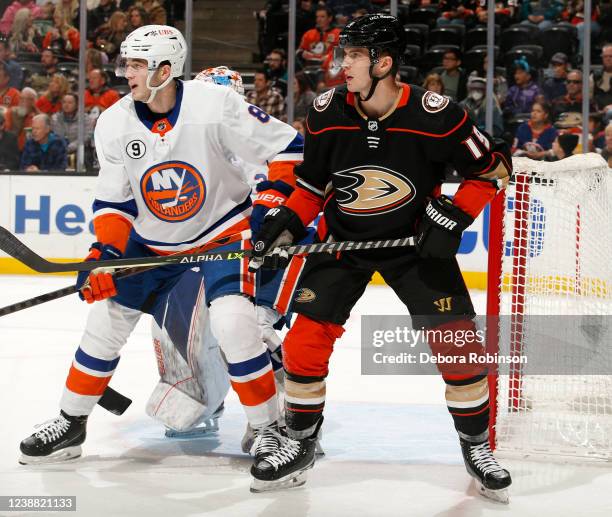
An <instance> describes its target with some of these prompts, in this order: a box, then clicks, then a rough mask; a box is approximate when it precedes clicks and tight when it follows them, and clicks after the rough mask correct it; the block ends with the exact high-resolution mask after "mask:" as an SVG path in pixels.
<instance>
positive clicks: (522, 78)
mask: <svg viewBox="0 0 612 517" xmlns="http://www.w3.org/2000/svg"><path fill="white" fill-rule="evenodd" d="M514 67H515V68H514V85H513V86H511V87H510V88H509V89H508V96H507V97H506V102H505V103H504V113H509V114H510V115H511V116H516V115H518V114H519V113H529V112H531V107H532V106H533V103H534V102H535V100H536V98H537V96H538V95H541V92H540V88H539V87H538V85H537V84H535V83H534V82H533V81H532V79H531V71H532V70H531V67H530V66H529V63H528V62H527V59H525V57H521V58H520V59H517V60H516V61H515V62H514Z"/></svg>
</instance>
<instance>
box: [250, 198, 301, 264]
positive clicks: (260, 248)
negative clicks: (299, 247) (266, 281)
mask: <svg viewBox="0 0 612 517" xmlns="http://www.w3.org/2000/svg"><path fill="white" fill-rule="evenodd" d="M305 236H306V229H305V228H304V225H303V224H302V221H301V220H300V218H299V217H298V215H297V214H296V213H295V212H294V211H293V210H291V209H290V208H287V207H286V206H279V207H275V208H271V209H270V210H268V212H267V213H266V216H265V217H264V221H263V225H262V226H261V230H260V231H259V233H258V234H257V235H255V236H254V237H253V258H251V261H250V262H249V271H251V272H254V271H257V270H258V269H259V268H260V267H262V266H263V267H264V268H269V269H282V268H284V267H286V266H287V264H288V263H289V256H288V255H287V252H285V251H280V250H276V248H278V247H279V246H286V245H288V244H293V243H294V242H297V241H299V240H300V239H303V238H304V237H305Z"/></svg>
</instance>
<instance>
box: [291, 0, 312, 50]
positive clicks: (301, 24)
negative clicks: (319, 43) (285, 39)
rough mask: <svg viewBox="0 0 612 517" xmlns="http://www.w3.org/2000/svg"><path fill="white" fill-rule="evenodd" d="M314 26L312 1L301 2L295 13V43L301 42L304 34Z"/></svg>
mask: <svg viewBox="0 0 612 517" xmlns="http://www.w3.org/2000/svg"><path fill="white" fill-rule="evenodd" d="M315 25H316V14H315V10H314V5H313V0H301V1H300V2H299V3H298V6H297V12H296V13H295V32H296V34H295V36H296V43H298V42H299V41H301V40H302V36H303V35H304V33H305V32H306V31H308V30H310V29H312V28H314V27H315Z"/></svg>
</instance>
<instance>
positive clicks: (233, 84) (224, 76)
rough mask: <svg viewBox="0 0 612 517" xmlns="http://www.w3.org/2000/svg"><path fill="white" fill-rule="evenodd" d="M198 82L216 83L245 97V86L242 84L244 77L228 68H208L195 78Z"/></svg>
mask: <svg viewBox="0 0 612 517" xmlns="http://www.w3.org/2000/svg"><path fill="white" fill-rule="evenodd" d="M195 78H196V79H197V80H198V81H204V82H205V83H215V84H220V85H221V86H229V87H230V88H231V89H232V90H234V91H235V92H237V93H239V94H240V95H244V85H243V84H242V76H241V75H240V74H239V73H238V72H235V71H234V70H230V69H229V68H227V67H226V66H216V67H214V68H206V69H204V70H202V71H201V72H200V73H199V74H198V75H196V77H195Z"/></svg>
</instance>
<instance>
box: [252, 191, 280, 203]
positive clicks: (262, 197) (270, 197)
mask: <svg viewBox="0 0 612 517" xmlns="http://www.w3.org/2000/svg"><path fill="white" fill-rule="evenodd" d="M256 200H257V201H266V202H269V203H274V204H276V205H280V204H282V203H283V202H284V201H285V198H284V197H281V196H276V195H274V194H264V193H263V192H261V193H260V194H258V196H257V198H256Z"/></svg>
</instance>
